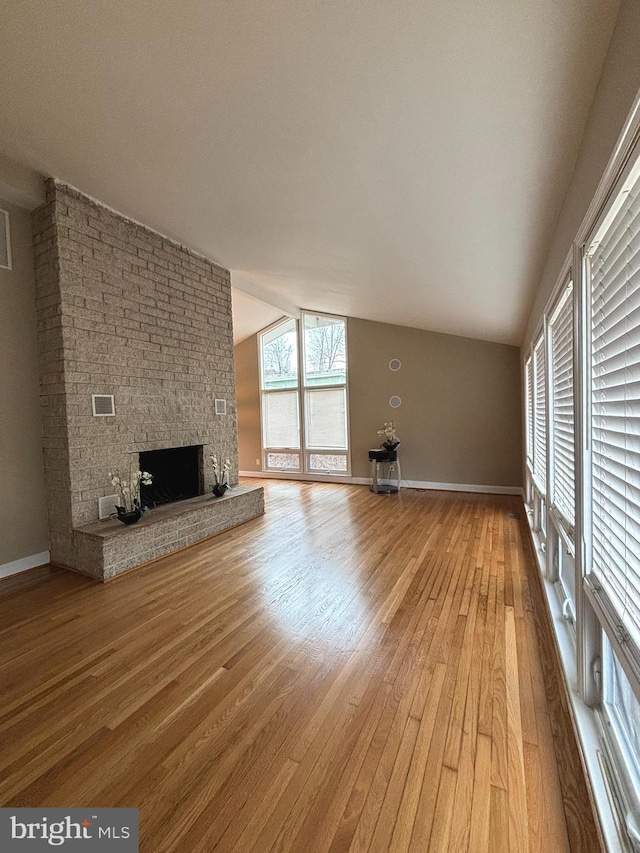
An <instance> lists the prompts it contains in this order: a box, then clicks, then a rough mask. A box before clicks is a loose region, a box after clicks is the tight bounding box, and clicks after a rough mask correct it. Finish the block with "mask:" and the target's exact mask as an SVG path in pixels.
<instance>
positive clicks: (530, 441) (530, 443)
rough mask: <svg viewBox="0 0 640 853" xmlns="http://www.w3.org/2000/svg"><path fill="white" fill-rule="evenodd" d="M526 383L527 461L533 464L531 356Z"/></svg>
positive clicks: (527, 363) (525, 370)
mask: <svg viewBox="0 0 640 853" xmlns="http://www.w3.org/2000/svg"><path fill="white" fill-rule="evenodd" d="M524 382H525V401H524V404H525V415H526V419H525V429H526V433H527V434H526V445H527V459H528V460H529V462H531V464H533V360H532V358H531V356H529V358H528V359H527V361H526V363H525V366H524Z"/></svg>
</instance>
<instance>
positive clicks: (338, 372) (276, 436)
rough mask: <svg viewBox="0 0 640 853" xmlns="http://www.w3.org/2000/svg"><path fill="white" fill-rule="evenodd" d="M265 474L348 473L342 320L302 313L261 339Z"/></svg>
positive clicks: (345, 376) (344, 326)
mask: <svg viewBox="0 0 640 853" xmlns="http://www.w3.org/2000/svg"><path fill="white" fill-rule="evenodd" d="M260 352H261V359H260V360H261V381H262V441H263V450H264V467H265V470H279V471H298V472H306V473H314V474H318V473H319V474H329V473H334V474H346V473H348V471H349V457H348V451H349V442H348V414H347V345H346V321H345V320H344V319H343V318H341V317H329V316H326V315H322V314H311V313H304V314H303V315H302V320H301V321H300V323H298V322H297V321H296V320H294V319H290V320H285V321H283V322H281V323H278V324H277V325H276V326H274V327H272V328H271V329H268V330H267V331H266V332H264V333H263V334H262V335H261V336H260Z"/></svg>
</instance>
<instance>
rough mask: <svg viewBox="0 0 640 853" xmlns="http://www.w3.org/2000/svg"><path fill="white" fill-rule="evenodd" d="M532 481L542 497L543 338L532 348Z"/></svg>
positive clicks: (544, 434)
mask: <svg viewBox="0 0 640 853" xmlns="http://www.w3.org/2000/svg"><path fill="white" fill-rule="evenodd" d="M533 383H534V384H533V405H534V428H533V479H534V482H535V484H536V486H537V488H538V489H539V491H540V492H541V493H542V494H543V495H544V493H545V492H546V489H547V405H546V388H545V386H546V382H545V357H544V336H543V335H542V334H541V335H540V338H539V339H538V342H537V343H536V345H535V347H534V348H533Z"/></svg>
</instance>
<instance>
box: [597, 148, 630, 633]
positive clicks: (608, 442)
mask: <svg viewBox="0 0 640 853" xmlns="http://www.w3.org/2000/svg"><path fill="white" fill-rule="evenodd" d="M637 166H638V167H640V161H639V163H638V164H637ZM639 171H640V169H639V168H636V169H635V174H634V173H632V174H631V176H630V178H629V179H628V180H627V182H626V184H625V186H624V187H623V190H622V191H621V192H620V194H619V195H618V196H617V197H616V199H615V202H614V204H613V206H612V208H611V210H610V212H609V213H608V215H607V217H606V219H605V220H604V223H603V224H602V226H601V227H600V228H599V230H598V232H597V233H596V236H595V238H594V239H593V241H592V242H591V245H590V247H589V250H588V253H587V255H588V258H589V269H590V277H591V305H590V314H591V439H592V460H591V462H592V466H591V467H592V566H591V572H592V574H593V575H594V577H595V578H596V579H597V580H598V581H599V582H600V584H601V587H602V593H601V594H602V595H603V596H605V597H606V603H607V605H608V607H607V610H608V611H609V612H611V611H612V612H613V614H614V619H615V621H616V622H619V623H621V624H622V626H623V627H624V629H625V631H626V632H627V633H628V634H629V635H630V637H631V638H632V639H633V640H634V642H635V645H636V647H637V648H640V200H639V196H640V179H639V176H638V172H639Z"/></svg>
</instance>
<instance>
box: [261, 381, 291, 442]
mask: <svg viewBox="0 0 640 853" xmlns="http://www.w3.org/2000/svg"><path fill="white" fill-rule="evenodd" d="M262 414H263V419H264V445H265V447H269V448H271V447H273V448H281V447H291V448H296V447H300V422H299V420H300V419H299V409H298V392H297V391H279V392H277V393H272V394H264V395H263V398H262Z"/></svg>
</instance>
